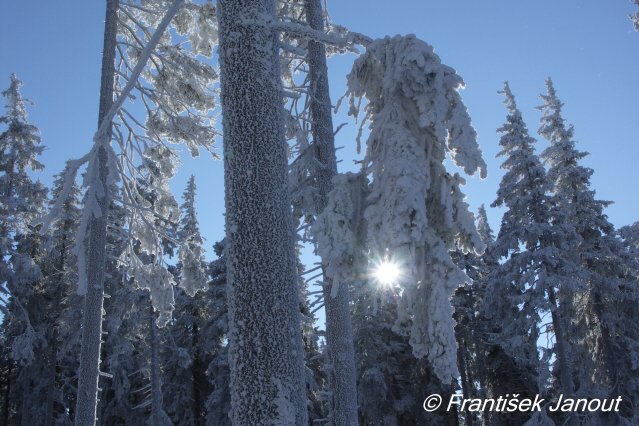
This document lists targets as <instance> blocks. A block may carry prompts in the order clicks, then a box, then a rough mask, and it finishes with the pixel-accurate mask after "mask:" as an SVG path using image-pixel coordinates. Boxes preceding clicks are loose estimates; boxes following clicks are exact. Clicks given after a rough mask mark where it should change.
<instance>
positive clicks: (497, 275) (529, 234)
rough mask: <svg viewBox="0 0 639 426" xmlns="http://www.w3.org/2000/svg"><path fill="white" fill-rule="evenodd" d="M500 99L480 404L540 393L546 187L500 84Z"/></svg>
mask: <svg viewBox="0 0 639 426" xmlns="http://www.w3.org/2000/svg"><path fill="white" fill-rule="evenodd" d="M500 93H502V94H504V96H505V98H506V99H505V103H506V107H507V110H508V116H507V119H506V123H505V124H504V125H503V126H502V127H500V128H499V129H498V132H499V133H501V135H502V136H501V138H500V141H499V145H500V146H501V151H500V152H499V154H498V155H499V156H502V157H505V159H504V162H503V164H502V168H504V169H505V170H506V173H505V174H504V176H503V178H502V180H501V183H500V186H499V189H498V191H497V199H496V201H495V202H494V203H493V204H492V206H493V207H495V206H504V207H506V212H505V213H504V215H503V217H502V221H501V228H500V230H499V233H498V235H497V239H496V240H495V243H494V245H493V250H494V253H495V255H496V256H498V257H501V258H503V262H501V263H500V264H499V266H498V267H497V268H495V270H494V271H493V273H492V274H491V276H490V277H489V278H488V283H487V287H486V298H485V299H484V306H483V307H484V312H485V314H486V316H487V318H488V320H489V330H488V333H489V334H488V336H489V340H488V344H489V345H490V346H491V349H489V351H488V353H487V357H486V362H487V366H488V371H487V380H488V383H487V387H488V389H487V390H488V395H487V396H488V397H496V396H498V395H501V393H500V392H506V393H508V392H510V393H513V392H518V393H519V394H520V395H522V397H531V396H534V395H536V394H538V393H539V391H540V390H541V389H543V383H540V382H541V381H542V380H540V379H539V373H540V360H539V355H538V350H537V340H538V338H539V330H538V327H539V323H540V316H541V315H542V310H543V308H544V307H545V303H544V300H545V299H544V297H545V293H544V287H543V283H541V282H540V281H539V280H540V276H539V275H540V272H541V271H540V268H542V263H543V262H546V261H548V260H549V255H550V253H549V252H548V250H547V247H544V246H542V244H541V243H542V240H543V238H544V236H545V235H547V234H548V232H549V223H548V220H549V217H548V212H547V208H548V203H547V195H546V194H547V192H548V190H549V189H550V185H549V183H548V180H547V178H546V172H545V170H544V168H543V165H542V164H541V163H540V161H539V159H538V158H537V156H536V155H535V152H534V147H533V144H534V143H535V140H534V139H533V138H532V137H531V136H530V135H529V134H528V129H527V127H526V124H525V123H524V121H523V118H522V116H521V113H520V111H519V109H518V108H517V105H516V103H515V98H514V96H513V94H512V92H511V91H510V87H509V85H508V83H505V84H504V88H503V90H502V91H500ZM500 371H501V372H502V373H501V374H500V373H499V372H500ZM494 373H496V374H494ZM504 376H506V377H504ZM500 414H501V415H499V416H497V415H495V419H493V421H495V422H497V423H496V424H508V423H510V422H515V423H519V422H521V423H523V422H524V421H525V419H526V418H527V417H528V416H527V414H526V413H500Z"/></svg>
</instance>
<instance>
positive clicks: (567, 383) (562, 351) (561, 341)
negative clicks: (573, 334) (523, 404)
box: [548, 287, 575, 398]
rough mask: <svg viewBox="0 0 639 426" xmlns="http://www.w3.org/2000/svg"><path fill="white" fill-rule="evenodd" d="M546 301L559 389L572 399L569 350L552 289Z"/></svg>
mask: <svg viewBox="0 0 639 426" xmlns="http://www.w3.org/2000/svg"><path fill="white" fill-rule="evenodd" d="M548 301H549V302H550V309H551V312H550V314H551V317H552V326H553V328H554V329H555V344H556V345H557V358H558V360H559V369H560V370H561V371H560V372H559V373H560V376H559V377H560V380H561V387H562V390H563V392H564V396H565V397H566V398H572V396H573V394H574V393H575V386H574V384H573V381H572V362H571V361H570V348H569V346H568V341H567V340H566V333H565V328H564V323H563V318H562V317H561V313H560V312H559V307H558V306H557V296H556V294H555V289H554V288H550V287H549V288H548Z"/></svg>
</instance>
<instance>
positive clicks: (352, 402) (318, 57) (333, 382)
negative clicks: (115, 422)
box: [305, 0, 357, 426]
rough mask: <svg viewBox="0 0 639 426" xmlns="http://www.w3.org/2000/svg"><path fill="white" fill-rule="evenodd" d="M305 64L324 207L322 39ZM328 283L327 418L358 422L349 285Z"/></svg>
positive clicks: (315, 22) (331, 165)
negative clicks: (335, 291)
mask: <svg viewBox="0 0 639 426" xmlns="http://www.w3.org/2000/svg"><path fill="white" fill-rule="evenodd" d="M305 7H306V20H307V22H308V24H309V25H310V26H311V28H313V29H315V30H318V31H324V16H323V13H322V5H321V3H320V0H306V1H305ZM308 65H309V75H310V84H311V95H310V99H311V101H310V110H311V117H312V128H311V131H312V133H313V148H314V151H313V153H314V156H315V159H316V160H317V161H316V164H317V168H316V172H315V173H316V174H315V178H316V182H317V186H318V190H319V201H318V204H319V205H318V206H317V207H318V209H317V210H318V212H322V211H323V210H324V209H325V208H326V204H327V202H328V194H329V192H330V191H331V189H333V183H332V179H333V177H334V176H335V175H336V174H337V161H336V158H335V137H334V134H333V117H332V113H331V99H330V95H329V89H328V67H327V65H326V48H325V47H324V44H322V43H318V42H316V41H313V40H310V41H309V43H308ZM331 285H332V283H331V281H330V279H329V278H328V277H327V276H326V275H324V286H323V289H324V309H325V312H326V346H327V349H328V357H329V360H330V364H331V371H330V375H329V379H330V380H329V383H330V390H331V399H330V402H331V403H330V413H331V417H330V418H331V424H333V425H339V426H342V425H348V426H351V425H356V424H357V384H356V382H357V379H356V377H357V375H356V369H355V349H354V347H353V325H352V321H351V312H350V305H349V302H350V301H349V296H348V285H346V283H343V284H342V285H340V286H339V288H338V291H337V294H336V295H334V296H332V295H331Z"/></svg>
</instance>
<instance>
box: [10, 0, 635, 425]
mask: <svg viewBox="0 0 639 426" xmlns="http://www.w3.org/2000/svg"><path fill="white" fill-rule="evenodd" d="M321 3H322V2H321V1H320V0H287V1H284V0H281V1H275V0H259V1H248V0H220V1H219V2H218V4H217V6H214V5H213V4H212V3H210V2H190V1H180V0H177V1H168V0H146V1H141V2H138V1H128V2H126V1H122V2H119V1H117V0H108V2H107V19H106V27H105V44H104V47H105V50H104V53H103V54H104V59H103V69H102V87H101V97H100V116H99V120H98V131H97V132H96V136H95V140H94V145H93V149H91V151H90V152H89V153H88V154H87V155H86V156H85V157H83V158H81V159H79V160H70V161H69V162H68V164H67V167H66V169H65V170H64V171H61V172H60V173H59V174H58V175H56V178H55V180H54V182H53V185H52V186H51V188H46V186H45V185H43V184H42V183H41V182H40V181H38V180H37V174H38V172H40V171H41V170H42V169H43V167H44V165H43V164H42V158H41V155H42V153H43V151H44V144H43V142H42V140H41V136H40V133H39V131H38V129H37V127H36V126H35V125H33V124H31V123H30V122H29V119H28V115H27V110H28V107H29V101H28V100H26V99H24V98H23V97H22V95H21V91H20V88H21V85H22V82H21V81H20V80H19V79H18V77H17V76H15V75H11V77H10V84H9V86H8V88H7V90H5V91H3V92H2V95H3V97H4V102H5V107H6V108H5V112H4V114H3V115H2V116H0V132H1V133H0V149H1V156H0V201H1V202H0V220H1V222H0V310H1V313H2V329H1V330H0V424H6V425H35V424H43V425H47V426H50V425H54V424H55V425H70V424H76V425H82V426H85V425H93V424H100V425H144V424H150V425H230V424H235V425H267V424H278V425H279V424H281V425H293V424H294V425H306V424H308V425H319V424H329V425H337V426H347V425H348V426H351V425H356V424H362V425H422V424H433V425H437V424H446V425H451V424H453V425H454V424H463V425H519V424H525V423H527V422H528V424H592V425H598V424H628V425H631V424H637V423H638V422H639V409H638V408H637V407H638V406H639V329H638V328H637V326H636V325H637V322H638V321H639V287H638V286H639V222H637V223H635V224H634V225H630V226H625V227H623V228H621V229H619V230H615V227H614V226H613V225H612V224H611V223H610V222H609V221H608V218H607V216H606V213H605V209H606V207H607V206H608V205H609V203H610V202H608V201H602V200H598V199H597V198H596V196H595V192H594V190H593V189H592V188H591V185H590V178H591V176H592V174H593V170H591V169H589V168H587V167H585V166H583V165H582V164H581V163H582V159H583V158H584V157H585V156H586V155H587V153H584V152H582V151H579V149H578V146H577V143H576V141H575V139H574V129H573V127H572V125H570V124H568V123H567V122H566V121H565V119H564V118H563V115H562V114H563V105H564V104H563V103H562V102H561V100H560V99H559V97H558V95H557V92H556V90H555V87H554V84H553V82H552V80H551V79H548V80H547V81H546V89H545V91H544V93H543V94H541V95H540V99H541V102H540V103H541V105H540V106H539V110H541V112H542V118H541V122H540V123H539V128H538V132H537V133H538V135H539V136H540V138H543V139H544V140H545V141H546V142H543V144H544V148H543V149H539V150H537V149H536V146H537V141H536V139H535V137H533V136H531V134H530V131H529V130H528V127H527V125H526V123H524V121H523V118H522V114H521V112H520V110H519V109H518V106H517V103H516V100H515V96H514V94H513V93H512V91H511V89H510V86H509V85H508V83H505V84H504V87H503V88H502V90H501V91H500V93H501V94H503V95H504V97H505V106H506V110H505V122H504V124H503V126H501V127H500V128H499V129H497V132H498V137H496V138H495V139H496V142H495V143H498V144H499V146H500V148H501V149H500V152H499V156H500V157H501V159H502V160H503V163H502V169H503V170H504V173H503V177H502V180H501V184H500V187H499V189H498V191H497V194H496V197H495V199H494V200H474V201H484V202H485V203H486V204H490V205H491V206H492V207H500V208H501V209H502V210H503V211H504V213H503V217H502V220H501V226H500V228H499V229H498V230H496V235H495V232H493V230H492V229H491V228H490V225H489V220H488V216H489V215H490V213H491V212H490V211H487V209H486V208H485V207H484V205H482V206H481V207H480V208H479V210H478V212H477V213H476V214H473V212H471V211H470V208H469V205H468V204H467V202H466V201H465V195H464V193H463V192H462V189H463V187H464V184H465V181H464V177H463V176H462V173H463V174H467V175H473V174H475V173H477V174H479V175H480V176H481V177H485V175H486V164H485V162H484V160H483V159H482V153H481V150H480V147H479V146H478V144H477V141H476V133H475V130H474V129H473V127H472V124H471V121H470V115H469V111H467V109H466V107H465V105H464V103H463V101H462V97H461V95H460V89H461V88H462V87H463V85H464V83H463V80H462V78H461V77H460V76H459V75H458V74H457V73H456V72H455V70H454V69H453V68H451V67H449V66H447V65H445V64H442V63H441V60H440V58H439V57H438V56H437V55H436V54H435V51H434V49H433V47H432V46H430V45H428V44H427V43H425V42H423V41H421V40H418V39H417V38H416V37H414V36H395V37H386V38H382V39H378V40H372V39H370V38H368V37H367V36H365V35H362V34H358V33H353V32H350V31H349V30H348V29H346V28H344V27H342V26H340V25H336V24H334V23H331V22H330V20H329V19H328V17H327V16H326V14H325V12H324V11H323V10H322V4H321ZM167 28H168V30H166V29H167ZM165 30H166V31H165ZM214 48H217V50H218V51H219V57H216V58H214V59H212V57H213V56H214ZM347 52H348V53H352V54H355V55H357V59H356V60H355V63H354V66H353V70H352V72H351V73H350V74H349V75H348V76H347V80H348V90H347V94H346V95H345V98H346V99H347V103H348V107H349V110H348V112H349V114H350V115H353V116H354V117H356V118H358V120H359V123H360V126H361V129H360V134H359V136H358V140H357V141H352V143H353V144H355V143H357V145H358V148H361V147H360V145H361V144H362V142H364V144H365V146H364V147H363V148H364V151H365V153H364V155H363V159H362V160H361V162H360V164H361V169H360V170H359V171H358V172H356V173H338V168H337V156H336V149H335V138H336V134H337V131H338V130H339V129H334V128H333V122H332V119H331V114H332V103H331V99H330V96H329V92H328V72H330V70H329V69H328V68H327V62H326V58H327V56H330V55H334V54H340V53H341V54H343V53H347ZM215 60H217V61H218V62H217V63H215V62H214V61H215ZM213 64H215V65H218V64H219V69H218V68H217V67H216V66H214V65H213ZM218 104H221V115H222V119H223V122H222V128H223V135H221V136H222V138H221V139H222V143H223V146H224V151H223V157H224V168H225V182H224V185H225V191H226V197H225V198H226V199H225V203H226V217H225V220H226V238H225V239H224V240H223V241H220V242H217V243H215V244H212V242H210V241H209V242H207V241H205V239H204V238H203V236H202V235H201V233H200V221H201V220H210V219H209V218H208V217H205V216H204V215H203V214H201V213H202V212H199V211H198V209H197V196H206V195H205V194H199V195H198V193H197V179H196V177H195V176H191V178H190V179H189V181H188V184H187V186H186V188H185V189H184V192H183V194H182V197H181V200H182V202H181V203H179V202H178V201H177V200H176V197H175V196H174V195H173V194H172V193H171V190H170V188H169V181H170V179H171V178H172V177H173V176H174V175H175V173H176V168H177V166H178V153H177V150H175V148H173V147H172V146H171V145H172V144H178V143H182V144H184V145H185V146H186V147H187V150H188V151H189V152H190V153H191V154H192V155H198V154H199V152H200V150H203V151H207V152H210V153H212V154H213V156H214V157H217V154H216V153H215V151H214V150H213V141H214V138H215V137H217V136H220V134H219V129H218V127H217V126H216V124H215V120H214V117H215V116H216V114H217V108H218V107H217V105H218ZM45 136H46V135H45ZM497 139H498V141H497ZM45 142H46V143H47V144H48V145H49V146H50V147H51V149H55V143H53V142H51V143H50V144H49V142H48V141H46V137H45ZM447 159H448V160H450V161H447ZM214 166H219V167H222V165H221V164H219V163H218V164H214ZM492 173H496V171H492ZM79 174H81V176H82V182H81V184H80V182H78V181H77V179H76V176H77V175H79ZM217 220H219V221H220V222H221V221H222V220H223V219H222V218H217ZM303 245H307V246H311V247H312V248H314V250H315V253H316V255H317V258H318V259H317V263H316V264H314V265H302V264H301V262H300V260H299V253H300V249H301V248H302V246H303ZM207 250H208V252H209V256H208V259H213V260H207V256H206V252H207ZM375 271H377V272H375ZM379 271H387V272H388V271H394V272H396V274H394V275H384V276H381V275H380V272H379ZM321 309H323V310H324V312H325V322H324V323H320V321H318V318H317V312H318V311H319V310H321ZM455 392H461V393H463V395H464V396H465V397H466V398H498V397H500V396H502V397H505V396H506V395H513V394H518V395H519V396H520V397H522V398H524V397H534V396H535V395H541V396H542V397H543V398H545V401H546V404H551V403H552V402H553V401H556V399H557V398H558V397H559V395H560V394H562V395H564V397H577V398H616V397H618V396H621V397H622V398H623V402H622V404H621V405H620V411H619V412H617V413H588V414H585V413H580V414H579V413H578V414H571V413H562V412H553V413H550V412H546V411H544V412H542V413H536V414H534V415H533V416H531V415H530V414H529V413H520V412H507V413H488V412H485V413H468V412H457V411H454V410H453V411H450V412H447V411H446V410H445V405H444V406H443V407H442V408H441V409H439V410H437V411H435V412H427V411H425V410H424V409H423V405H422V404H423V401H424V399H425V398H426V397H427V396H428V395H431V394H434V393H437V394H440V395H443V396H444V397H445V396H447V395H451V394H453V393H455Z"/></svg>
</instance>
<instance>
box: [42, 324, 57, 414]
mask: <svg viewBox="0 0 639 426" xmlns="http://www.w3.org/2000/svg"><path fill="white" fill-rule="evenodd" d="M57 353H58V327H57V325H52V330H51V331H50V336H49V354H48V357H47V358H48V361H49V383H48V386H47V400H46V408H45V413H44V414H45V419H44V424H45V426H52V425H53V403H54V401H55V398H54V393H55V379H56V367H57V366H58V362H57V359H56V358H57Z"/></svg>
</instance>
